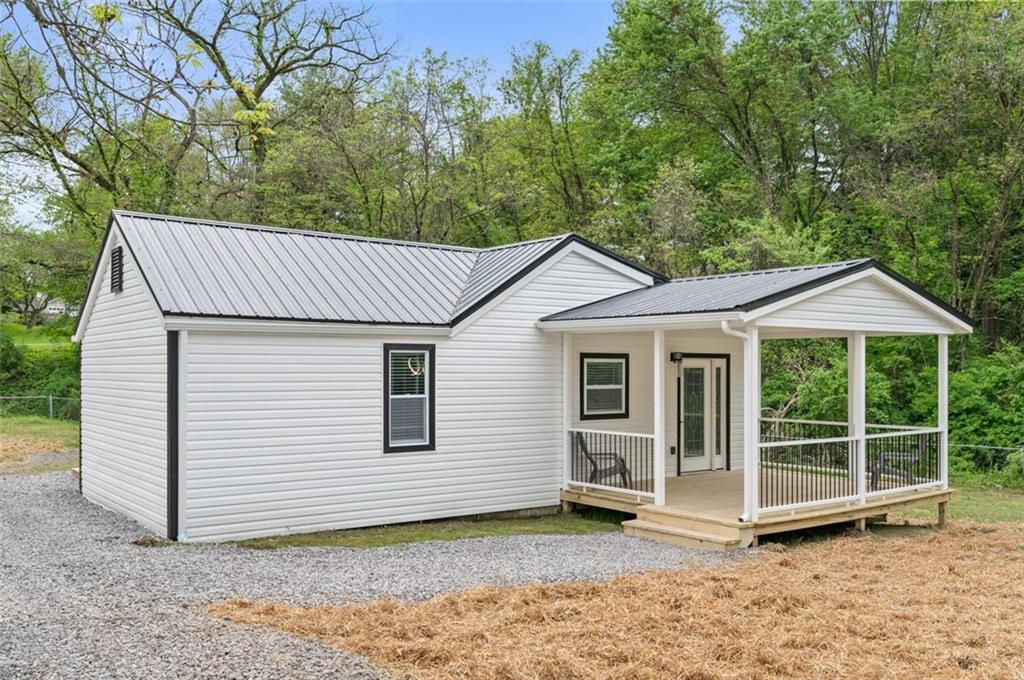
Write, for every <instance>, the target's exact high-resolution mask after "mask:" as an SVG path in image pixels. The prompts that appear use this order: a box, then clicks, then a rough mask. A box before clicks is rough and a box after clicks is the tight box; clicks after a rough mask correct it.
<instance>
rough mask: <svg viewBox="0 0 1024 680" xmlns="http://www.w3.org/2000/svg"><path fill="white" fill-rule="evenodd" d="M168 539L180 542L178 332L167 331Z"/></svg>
mask: <svg viewBox="0 0 1024 680" xmlns="http://www.w3.org/2000/svg"><path fill="white" fill-rule="evenodd" d="M167 538H168V540H171V541H176V540H178V331H167Z"/></svg>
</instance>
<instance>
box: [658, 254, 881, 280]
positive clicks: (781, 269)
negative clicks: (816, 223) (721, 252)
mask: <svg viewBox="0 0 1024 680" xmlns="http://www.w3.org/2000/svg"><path fill="white" fill-rule="evenodd" d="M872 261H874V258H870V257H861V258H856V259H853V260H840V261H838V262H822V263H820V264H804V265H795V266H792V267H775V268H772V269H751V270H748V271H742V272H729V273H726V274H705V275H703V276H684V277H680V278H677V279H672V280H670V281H668V282H667V283H682V282H685V281H706V280H708V279H727V278H737V277H741V276H756V275H759V274H775V273H778V272H795V271H806V270H810V269H835V268H838V267H846V266H852V265H855V264H864V263H865V262H872Z"/></svg>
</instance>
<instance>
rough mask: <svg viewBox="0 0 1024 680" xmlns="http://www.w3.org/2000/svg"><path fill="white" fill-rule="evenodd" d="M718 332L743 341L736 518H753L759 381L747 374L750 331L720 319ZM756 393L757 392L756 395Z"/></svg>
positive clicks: (751, 368) (750, 366) (751, 349)
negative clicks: (740, 463) (740, 460)
mask: <svg viewBox="0 0 1024 680" xmlns="http://www.w3.org/2000/svg"><path fill="white" fill-rule="evenodd" d="M722 332H723V333H725V334H726V335H729V336H732V337H734V338H739V339H741V340H742V341H743V514H742V515H741V516H740V520H741V521H743V522H753V521H755V520H756V519H757V496H756V495H755V494H756V493H757V472H758V471H757V465H758V462H759V461H758V455H757V444H758V440H759V439H760V432H759V425H760V421H759V416H760V407H759V404H758V403H757V402H758V401H759V400H755V395H754V386H755V384H756V383H757V382H759V381H754V380H752V379H751V377H752V376H753V374H754V371H756V370H759V369H758V368H757V362H755V361H754V351H755V348H754V347H753V346H752V345H753V344H754V343H753V342H752V339H751V337H750V334H748V333H746V332H744V331H738V330H736V329H735V328H733V327H732V326H730V325H729V322H728V321H722ZM758 396H759V395H758Z"/></svg>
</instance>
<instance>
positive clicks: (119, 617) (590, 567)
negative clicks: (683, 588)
mask: <svg viewBox="0 0 1024 680" xmlns="http://www.w3.org/2000/svg"><path fill="white" fill-rule="evenodd" d="M146 533H147V532H146V531H145V530H144V529H142V528H141V527H140V526H139V525H137V524H135V523H134V522H131V521H130V520H126V519H124V518H122V517H120V516H119V515H116V514H114V513H111V512H108V511H106V510H103V509H101V508H99V507H98V506H95V505H93V504H91V503H89V502H87V501H85V500H84V499H82V498H81V497H80V496H79V495H78V492H77V483H76V481H75V480H74V478H73V477H72V476H71V475H69V474H67V473H52V474H45V475H18V476H7V477H0V678H4V679H7V678H146V679H147V680H154V679H156V678H172V677H197V678H214V677H216V678H291V677H303V678H305V677H325V676H327V677H332V678H382V677H384V676H383V675H382V674H380V673H379V672H378V671H375V670H374V669H372V668H371V667H370V666H368V665H367V664H366V663H365V662H364V661H363V660H361V659H359V658H358V657H354V656H351V655H348V654H345V653H342V652H339V651H337V650H333V649H330V648H327V647H324V646H322V645H319V644H316V643H313V642H308V641H305V640H301V639H298V638H295V637H291V636H288V635H285V634H283V633H279V632H276V631H273V630H269V629H261V628H252V627H245V626H239V625H235V624H229V623H226V622H222V621H219V620H216V619H213V618H211V617H209V616H208V615H206V614H205V612H204V605H206V604H208V603H211V602H215V601H217V600H221V599H225V598H229V597H236V596H238V597H248V598H253V599H273V600H276V601H283V602H290V603H296V604H312V603H317V602H337V601H339V600H342V599H345V598H354V599H376V598H381V597H395V598H400V599H423V598H428V597H431V596H433V595H435V594H437V593H441V592H445V591H452V590H460V589H463V588H466V587H469V586H473V585H478V584H482V583H498V584H503V583H536V582H547V581H557V580H565V579H596V578H607V577H610V576H613V575H616V574H623V573H629V572H636V571H642V570H647V569H672V568H680V567H686V566H690V567H695V568H696V567H708V566H715V565H719V564H723V563H724V562H726V561H728V560H730V559H734V558H735V557H734V555H723V554H720V553H712V552H702V551H696V550H687V549H684V548H677V547H673V546H669V545H664V544H659V543H653V542H650V541H645V540H641V539H636V538H631V537H628V536H625V535H623V534H622V533H608V534H592V535H587V536H514V537H494V538H479V539H467V540H461V541H450V542H441V541H430V542H424V543H415V544H407V545H403V546H394V547H384V548H370V549H352V548H288V549H279V550H269V551H259V550H248V549H242V548H235V547H231V546H221V545H173V546H168V547H156V548H152V547H151V548H144V547H140V546H136V545H134V544H132V542H131V541H132V540H134V539H137V538H139V537H141V536H143V535H145V534H146Z"/></svg>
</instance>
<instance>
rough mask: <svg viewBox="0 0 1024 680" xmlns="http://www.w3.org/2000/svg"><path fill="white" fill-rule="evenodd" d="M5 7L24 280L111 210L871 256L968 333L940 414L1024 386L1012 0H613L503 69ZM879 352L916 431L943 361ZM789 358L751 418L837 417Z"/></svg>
mask: <svg viewBox="0 0 1024 680" xmlns="http://www.w3.org/2000/svg"><path fill="white" fill-rule="evenodd" d="M9 7H10V10H9V16H8V18H7V20H6V21H5V22H4V24H3V30H4V31H5V35H4V36H3V37H2V39H0V46H2V58H0V154H4V155H7V156H14V157H18V158H20V159H28V160H29V161H31V162H35V163H39V164H43V165H45V166H46V167H47V168H49V170H50V172H51V173H52V175H53V176H54V177H55V178H56V181H57V186H58V189H57V190H56V191H55V192H54V193H53V194H52V196H51V197H50V199H49V204H48V205H49V211H50V216H51V217H52V220H53V223H54V225H53V228H52V229H51V232H52V233H53V234H54V236H53V237H52V238H53V239H54V240H56V241H61V242H63V243H66V244H71V245H68V246H66V247H65V248H63V250H61V251H60V252H62V253H63V255H62V258H63V259H61V258H57V257H56V256H54V255H50V256H47V257H40V258H39V261H40V262H45V263H48V264H47V266H48V267H49V268H50V270H51V271H54V272H58V275H56V276H55V277H53V278H52V279H50V280H51V281H53V282H57V281H60V282H61V285H62V286H64V289H63V290H62V291H61V292H60V295H61V296H62V297H68V298H69V299H70V300H71V301H75V297H74V296H73V295H72V294H71V293H69V292H68V288H69V287H71V288H75V287H76V286H77V288H76V289H77V290H79V291H80V290H82V289H84V278H85V276H86V273H87V271H88V267H89V260H90V258H89V251H90V250H92V249H94V247H95V244H96V242H97V240H98V238H99V234H100V231H101V228H102V226H103V218H104V215H105V214H106V213H107V211H108V210H109V209H110V208H111V207H125V208H137V209H147V210H155V211H168V212H176V213H183V214H194V215H200V216H213V217H217V218H221V219H234V220H241V221H256V222H268V223H273V224H278V225H281V226H301V227H307V228H313V229H323V230H331V231H344V232H351V233H358V234H366V235H372V236H387V237H395V238H408V239H421V240H428V241H443V242H450V243H457V244H469V245H496V244H501V243H504V242H507V241H510V240H515V239H524V238H532V237H539V236H545V235H550V234H554V233H560V232H564V231H567V230H575V231H578V232H580V233H582V234H584V235H586V236H590V237H593V238H594V239H595V240H598V241H600V242H602V243H605V244H607V245H609V246H610V247H612V248H614V249H615V250H617V251H619V252H621V253H622V254H624V255H626V256H628V257H633V258H637V259H639V260H641V261H643V262H646V263H647V264H649V265H650V266H652V267H654V268H656V269H659V270H661V271H663V272H664V273H666V274H669V275H673V276H684V275H697V274H713V273H717V272H730V271H736V270H741V269H748V268H752V267H772V266H781V265H791V264H805V263H808V262H820V261H824V260H834V259H846V258H854V257H867V256H870V257H876V258H879V259H880V260H882V261H884V262H886V263H887V264H889V265H890V266H892V267H893V268H895V269H896V270H898V271H900V272H902V273H904V274H905V275H907V276H909V277H910V278H912V279H914V280H916V281H919V282H921V283H922V284H923V285H925V286H926V287H927V288H929V289H930V290H932V291H935V292H936V293H937V294H938V295H940V296H941V297H943V298H944V299H946V300H948V301H949V302H950V303H951V304H953V305H954V306H956V307H958V308H959V309H961V310H963V311H964V312H966V313H967V314H969V315H970V316H972V317H973V318H975V319H976V320H977V321H978V322H979V330H978V333H977V334H976V335H975V336H974V337H973V338H972V339H970V340H966V341H963V342H961V343H960V344H959V346H957V347H956V348H955V349H956V350H957V351H956V352H954V354H955V359H956V363H957V367H958V368H959V369H960V373H958V374H957V377H956V378H955V380H954V382H953V386H954V388H955V389H954V390H953V394H954V400H955V399H959V398H960V397H958V396H956V392H957V390H961V391H963V393H964V394H965V395H969V394H983V395H984V396H982V397H978V399H977V402H976V403H975V402H973V401H971V402H970V403H968V401H970V400H969V399H968V397H967V396H965V397H964V399H965V402H964V403H963V404H962V405H957V403H954V416H955V417H956V418H959V417H960V415H963V417H964V420H962V421H961V420H958V421H957V422H958V423H961V425H958V426H961V427H963V428H964V429H963V431H964V432H965V433H969V434H970V436H971V437H975V438H979V439H982V440H985V441H989V440H990V439H992V437H990V436H988V435H983V433H982V431H981V429H980V427H981V426H980V425H977V423H980V422H985V421H984V419H979V418H980V417H979V418H975V417H974V416H970V417H968V416H967V415H965V414H968V413H974V410H973V409H975V408H976V407H979V404H982V403H987V404H988V405H989V406H988V408H990V409H994V408H997V407H998V404H1002V403H1010V402H1011V401H1012V399H1015V398H1018V399H1019V397H1020V391H1021V386H1020V382H1019V380H1018V379H1019V376H1017V373H1016V371H1018V370H1019V368H1018V364H1019V361H1018V360H1017V359H1015V357H1016V356H1017V355H1016V354H1014V353H1015V352H1018V353H1019V346H1020V344H1021V341H1022V340H1024V337H1022V334H1024V321H1022V319H1024V313H1022V312H1024V292H1022V291H1024V231H1022V228H1021V220H1022V208H1024V99H1022V95H1024V60H1022V59H1021V58H1020V55H1021V54H1024V8H1022V7H1021V6H1020V5H1018V4H1015V3H1008V2H977V3H937V2H903V3H897V2H884V1H876V2H846V1H843V2H832V3H810V2H805V1H803V0H738V1H736V2H729V3H728V4H726V3H724V2H719V1H718V0H619V2H617V4H616V6H615V9H616V17H615V20H614V23H613V25H612V26H611V27H610V29H609V33H608V39H607V42H606V44H605V45H604V46H603V47H602V48H601V50H600V51H599V52H598V54H597V55H595V56H594V57H593V58H592V59H590V60H589V61H588V59H587V58H585V56H584V55H582V54H579V53H577V52H569V53H568V54H564V55H559V54H556V53H555V52H554V51H553V50H552V49H551V48H550V47H549V46H547V45H544V44H542V43H536V44H528V45H523V46H520V47H517V48H516V49H515V50H514V52H513V55H512V64H511V67H510V69H509V71H508V72H507V73H503V74H493V73H491V72H490V71H489V70H488V68H487V66H486V64H482V63H475V62H467V61H458V60H452V59H449V58H448V57H447V56H446V55H444V54H437V53H432V52H429V51H428V52H426V53H425V54H423V55H421V56H420V57H418V58H416V59H412V60H407V61H404V62H398V61H396V60H393V59H389V58H388V56H387V49H386V47H381V46H379V45H378V42H377V40H376V38H375V36H374V31H373V26H372V17H371V16H370V15H369V14H367V13H366V12H365V11H364V10H351V9H348V8H346V7H344V6H341V5H334V4H331V5H321V4H317V3H306V2H300V1H299V0H226V1H225V2H222V3H218V4H216V5H213V4H210V3H203V2H200V1H199V0H125V1H123V2H108V3H103V4H99V5H91V6H90V5H83V4H81V3H42V2H29V3H24V7H23V8H19V7H18V6H16V5H15V4H13V3H11V4H10V5H9ZM58 261H59V262H60V263H61V264H60V266H58V265H57V264H56V263H57V262H58ZM72 261H76V263H75V264H73V265H72V264H71V262H72ZM69 282H73V283H74V284H75V286H70V284H69ZM54 285H56V283H54ZM44 287H46V288H49V287H50V285H49V284H47V285H46V286H44ZM79 296H80V294H79ZM872 345H873V346H875V347H876V348H877V349H875V350H872V351H873V356H874V357H875V361H874V368H873V370H874V371H875V372H874V373H873V374H872V376H871V379H870V381H869V387H870V389H871V390H872V397H871V399H872V404H873V406H872V408H874V409H876V411H875V413H876V415H878V416H879V417H882V416H883V415H888V416H890V417H891V419H895V418H897V417H899V418H910V419H914V418H917V419H920V418H924V417H926V416H929V415H930V411H928V409H926V408H925V407H924V406H923V404H924V403H925V402H926V401H927V399H929V398H932V397H933V396H934V394H933V392H932V391H931V390H933V387H930V386H928V385H926V384H925V381H924V378H923V377H920V376H922V375H926V374H923V373H922V371H921V370H917V369H915V370H906V369H907V367H906V366H904V365H902V364H901V362H902V361H905V360H906V359H907V357H908V356H912V357H914V358H915V360H919V363H918V366H919V367H920V366H928V365H931V363H934V362H933V361H932V360H931V359H928V360H927V361H925V359H926V358H927V357H928V356H929V355H928V352H934V346H931V347H930V348H929V347H927V346H925V345H923V344H920V343H918V344H914V343H913V342H911V345H912V349H911V351H909V353H908V351H907V349H906V347H901V346H898V345H896V344H892V343H888V342H885V341H878V342H877V343H876V342H875V341H874V340H872ZM789 352H790V353H789V354H786V353H784V352H783V353H780V354H779V355H778V356H777V357H775V358H776V359H777V360H778V365H784V366H788V367H789V368H790V370H788V371H787V377H785V378H784V379H783V380H782V381H781V382H779V383H777V384H775V385H774V387H773V384H772V383H771V382H770V381H769V382H766V389H767V390H769V393H768V395H767V396H766V400H767V402H768V404H769V406H771V407H772V408H776V409H785V410H786V411H787V412H799V411H803V412H805V413H808V414H815V413H819V412H820V413H821V414H822V415H824V414H825V412H826V411H831V410H833V407H834V406H836V404H833V403H832V402H831V401H829V399H827V398H825V396H824V395H825V393H826V392H827V391H828V390H827V389H826V388H829V389H831V388H841V384H840V381H841V379H842V378H843V375H844V371H845V365H844V363H843V362H844V359H843V355H842V352H840V351H839V350H836V348H835V347H826V346H814V345H813V343H812V344H808V345H807V346H801V347H798V348H796V349H792V350H789ZM930 356H931V357H934V354H931V355H930ZM968 380H969V381H973V382H971V383H970V385H985V386H989V387H986V388H985V389H986V390H988V391H982V392H978V390H976V389H972V388H971V387H970V386H969V385H966V384H965V383H964V381H968ZM989 388H991V389H989ZM978 389H980V388H978ZM771 390H774V391H771ZM999 390H1005V393H1002V394H1000V393H998V391H999ZM841 393H842V391H841V389H840V392H839V394H841ZM772 395H774V396H772ZM793 395H798V398H797V399H796V400H795V401H794V402H793V403H791V404H788V405H787V403H788V401H789V400H791V399H792V397H793ZM971 399H973V397H972V398H971ZM986 400H987V401H986ZM929 403H934V402H933V401H932V402H929ZM972 404H973V405H972ZM929 408H930V407H929ZM956 409H961V410H960V411H957V410H956ZM958 414H960V415H958ZM834 415H835V414H832V417H834ZM986 418H987V416H986ZM1004 420H1005V419H999V418H996V419H995V420H993V421H992V422H1000V423H1003V422H1004ZM972 423H975V424H972ZM1006 423H1007V424H1006V426H1005V427H1003V425H1000V426H999V427H998V428H997V429H998V431H999V435H998V439H1000V440H1001V441H1004V442H1005V441H1008V440H1013V442H1014V443H1024V426H1021V425H1020V424H1017V423H1015V422H1010V421H1006ZM994 436H995V435H993V437H994Z"/></svg>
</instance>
